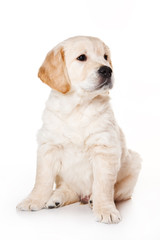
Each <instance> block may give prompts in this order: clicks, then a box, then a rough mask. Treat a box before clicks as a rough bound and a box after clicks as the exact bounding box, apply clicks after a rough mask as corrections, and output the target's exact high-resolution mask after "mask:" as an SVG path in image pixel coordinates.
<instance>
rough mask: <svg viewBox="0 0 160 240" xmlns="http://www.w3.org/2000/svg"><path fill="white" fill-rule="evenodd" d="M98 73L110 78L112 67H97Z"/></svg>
mask: <svg viewBox="0 0 160 240" xmlns="http://www.w3.org/2000/svg"><path fill="white" fill-rule="evenodd" d="M98 73H99V74H100V75H101V76H102V77H104V78H110V77H111V75H112V69H111V68H110V67H107V66H101V67H100V68H99V69H98Z"/></svg>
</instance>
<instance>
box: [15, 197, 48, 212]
mask: <svg viewBox="0 0 160 240" xmlns="http://www.w3.org/2000/svg"><path fill="white" fill-rule="evenodd" d="M44 205H45V204H44V202H42V201H39V200H36V199H30V198H26V199H25V200H23V201H22V202H21V203H19V204H18V205H17V209H18V210H21V211H38V210H40V209H42V208H44Z"/></svg>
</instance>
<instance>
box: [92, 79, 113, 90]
mask: <svg viewBox="0 0 160 240" xmlns="http://www.w3.org/2000/svg"><path fill="white" fill-rule="evenodd" d="M112 87H113V84H112V79H111V78H107V79H106V80H100V83H99V84H98V86H96V88H95V90H98V89H101V88H105V89H111V88H112Z"/></svg>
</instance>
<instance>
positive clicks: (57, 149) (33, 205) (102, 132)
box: [17, 36, 141, 223]
mask: <svg viewBox="0 0 160 240" xmlns="http://www.w3.org/2000/svg"><path fill="white" fill-rule="evenodd" d="M38 76H39V78H40V79H41V80H42V81H43V82H44V83H46V84H48V85H49V86H50V87H51V88H52V90H51V93H50V96H49V99H48V101H47V103H46V107H45V110H44V113H43V125H42V128H41V129H40V130H39V133H38V151H37V174H36V181H35V185H34V188H33V190H32V192H31V193H30V194H29V196H28V197H27V198H26V199H25V200H23V201H22V202H21V203H20V204H19V205H18V206H17V208H18V209H20V210H40V209H42V208H54V207H60V206H64V205H67V204H71V203H75V202H78V201H81V202H84V203H86V202H88V201H89V203H90V205H91V207H93V212H94V214H95V216H96V219H97V221H100V222H104V223H118V222H119V221H120V219H121V217H120V213H119V211H118V210H117V208H116V206H115V201H122V200H126V199H129V198H130V197H131V195H132V192H133V189H134V186H135V184H136V181H137V178H138V174H139V171H140V167H141V159H140V157H139V155H138V154H137V153H135V152H133V151H131V150H128V149H127V147H126V143H125V138H124V135H123V133H122V130H121V129H120V128H119V126H118V124H117V122H116V120H115V118H114V114H113V111H112V108H111V106H110V98H109V89H111V88H112V87H113V82H114V76H113V68H112V62H111V57H110V51H109V48H108V47H107V46H106V45H105V44H104V43H103V42H102V41H101V40H99V39H97V38H94V37H85V36H78V37H73V38H70V39H67V40H65V41H64V42H62V43H60V44H58V45H57V46H56V47H55V48H54V49H53V50H51V51H50V52H49V53H48V54H47V56H46V59H45V60H44V62H43V64H42V66H41V67H40V69H39V73H38ZM54 183H56V189H55V190H54V191H53V185H54Z"/></svg>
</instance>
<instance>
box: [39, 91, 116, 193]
mask: <svg viewBox="0 0 160 240" xmlns="http://www.w3.org/2000/svg"><path fill="white" fill-rule="evenodd" d="M116 129H117V126H116V123H115V120H114V116H113V112H112V110H111V108H110V104H109V97H108V96H107V95H106V96H95V97H94V96H92V98H90V99H88V97H86V98H85V97H84V98H82V97H81V96H78V95H77V94H76V95H72V94H70V95H68V96H63V95H61V96H60V97H59V95H58V93H55V92H54V91H52V92H51V94H50V97H49V99H48V101H47V103H46V109H45V111H44V114H43V127H42V129H41V130H40V134H39V137H38V139H39V144H44V143H46V142H47V143H48V142H49V143H50V144H51V145H53V146H58V147H59V148H61V151H60V152H61V156H60V157H59V158H60V161H61V168H60V171H59V176H61V177H62V178H63V180H65V182H66V183H68V184H69V185H72V187H73V189H74V190H76V192H78V194H79V195H82V196H85V195H89V194H90V193H91V189H92V182H93V174H92V163H91V162H92V158H91V151H92V147H94V146H96V145H106V146H109V147H110V146H112V145H113V144H115V139H116V138H117V132H116Z"/></svg>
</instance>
